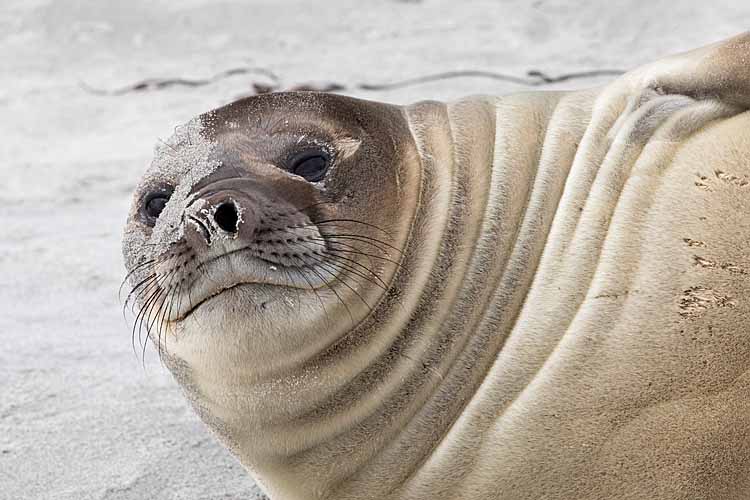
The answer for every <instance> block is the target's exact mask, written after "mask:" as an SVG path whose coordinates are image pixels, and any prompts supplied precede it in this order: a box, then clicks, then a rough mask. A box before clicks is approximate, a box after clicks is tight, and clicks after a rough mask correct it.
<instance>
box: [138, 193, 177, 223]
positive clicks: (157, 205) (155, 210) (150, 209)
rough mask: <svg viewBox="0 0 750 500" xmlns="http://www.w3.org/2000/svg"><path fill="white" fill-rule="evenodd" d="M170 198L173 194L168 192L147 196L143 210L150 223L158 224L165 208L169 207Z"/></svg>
mask: <svg viewBox="0 0 750 500" xmlns="http://www.w3.org/2000/svg"><path fill="white" fill-rule="evenodd" d="M170 196H172V192H171V191H167V190H163V191H157V192H154V193H151V194H149V195H148V196H146V199H145V200H144V203H143V210H144V211H145V213H146V216H147V217H148V218H149V222H156V219H158V218H159V215H161V213H162V211H163V210H164V207H165V206H167V202H168V201H169V197H170Z"/></svg>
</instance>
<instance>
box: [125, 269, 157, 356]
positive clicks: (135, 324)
mask: <svg viewBox="0 0 750 500" xmlns="http://www.w3.org/2000/svg"><path fill="white" fill-rule="evenodd" d="M151 285H153V288H152V289H151V290H150V291H148V292H147V294H148V296H147V297H146V298H145V299H144V300H143V305H142V306H141V307H140V308H139V310H138V313H137V314H136V316H135V319H134V320H133V331H132V342H133V348H134V349H135V332H136V330H137V331H138V345H141V338H142V337H141V328H142V327H141V326H138V325H139V321H140V322H141V323H142V317H143V316H144V315H145V314H146V310H147V309H146V308H147V306H148V304H149V303H150V302H151V300H152V299H153V298H154V297H155V296H156V295H157V294H158V293H159V290H160V288H159V286H158V279H157V280H156V281H155V282H154V283H152V284H151ZM151 285H149V286H151ZM136 354H137V353H136Z"/></svg>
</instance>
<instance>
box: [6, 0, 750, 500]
mask: <svg viewBox="0 0 750 500" xmlns="http://www.w3.org/2000/svg"><path fill="white" fill-rule="evenodd" d="M718 3H719V4H720V5H717V2H710V3H705V2H700V1H695V0H691V1H685V2H679V3H677V2H673V1H671V0H658V1H654V2H649V3H648V6H647V7H646V6H642V4H643V3H642V2H639V1H637V0H630V1H623V2H617V4H618V5H615V6H613V5H611V4H607V3H603V2H596V1H593V0H588V1H585V2H579V5H578V6H577V7H576V8H575V9H573V8H570V7H569V5H570V4H569V2H563V1H557V2H547V1H543V0H538V1H534V2H528V1H520V0H519V1H506V2H494V1H477V2H472V3H470V4H467V3H465V2H437V1H432V0H425V1H421V2H420V1H395V0H392V1H386V0H382V1H379V2H377V3H372V4H370V5H368V7H367V8H364V7H362V5H361V4H360V3H357V2H344V1H342V0H334V1H329V2H325V3H324V4H322V3H320V2H303V1H301V0H300V1H285V2H277V1H273V2H271V1H262V2H261V1H258V2H253V3H252V4H251V5H248V4H247V3H246V2H240V1H239V0H228V1H224V2H221V3H216V4H215V5H212V2H209V1H205V0H191V1H189V2H172V3H167V2H147V1H145V0H141V1H136V2H120V1H116V0H106V1H102V0H89V1H81V0H69V1H65V2H53V1H52V0H47V1H43V0H36V1H27V0H6V1H4V2H3V3H2V6H0V68H2V70H0V82H1V84H0V113H1V114H2V120H0V137H2V140H1V141H0V173H1V174H2V175H1V176H0V178H2V189H0V222H1V223H2V236H0V312H1V313H2V314H0V335H1V336H2V337H1V339H2V348H0V498H2V499H4V498H8V499H20V498H24V499H70V500H81V499H108V500H109V499H139V500H140V499H145V498H148V499H197V498H199V499H230V498H253V497H254V496H255V495H256V494H257V489H256V488H255V486H254V484H253V482H252V481H251V480H250V479H249V477H248V476H247V475H246V474H245V473H244V471H243V469H242V468H241V467H240V466H239V465H238V464H237V463H236V462H235V461H234V460H233V459H232V457H231V456H230V455H229V453H228V452H227V451H225V450H224V449H223V448H222V447H220V446H219V445H218V444H217V443H216V442H215V441H214V440H213V439H212V437H211V436H210V435H209V434H208V432H207V431H206V430H205V429H204V428H203V426H202V425H201V423H200V422H199V421H198V420H197V417H196V416H195V415H194V414H193V412H192V410H191V409H190V408H189V407H188V406H187V404H186V402H185V401H184V399H183V397H182V395H181V393H180V391H179V388H178V387H177V385H176V384H175V382H174V381H173V380H172V379H171V377H170V375H169V374H168V373H167V371H166V369H164V368H162V367H161V366H159V363H158V361H157V360H156V357H155V356H154V353H153V349H151V348H149V349H148V350H147V353H146V360H145V365H146V368H145V370H144V368H143V367H142V366H141V361H140V359H139V356H136V355H134V354H133V350H132V348H131V344H130V330H129V325H128V324H127V322H126V321H124V320H123V318H122V315H121V312H120V303H119V301H118V298H117V288H118V287H119V285H120V282H121V280H122V277H123V275H124V270H123V266H122V258H121V253H120V238H121V230H122V225H123V223H124V220H125V217H126V214H127V210H128V207H129V203H130V195H131V193H132V191H133V189H134V187H135V185H136V182H137V180H138V178H139V177H140V176H141V174H142V173H143V172H144V170H145V169H146V166H147V165H148V164H149V162H150V161H151V157H152V152H153V146H154V144H155V143H156V141H157V138H162V139H166V138H167V137H168V136H170V135H171V134H172V131H173V128H174V127H175V126H177V125H178V124H181V123H184V122H186V121H187V120H188V119H190V118H191V117H192V116H194V115H196V114H198V113H200V112H203V111H206V110H208V109H210V108H213V107H216V106H219V105H221V104H224V103H226V102H229V101H231V100H233V99H235V98H237V97H239V96H241V95H246V94H248V93H250V92H251V91H252V83H253V82H255V83H258V84H261V85H268V84H270V83H273V81H272V80H271V79H270V77H269V76H268V75H267V74H265V73H263V72H256V73H245V74H236V75H234V76H227V77H225V78H222V79H219V80H218V81H216V82H214V83H211V84H208V85H204V86H196V87H186V86H174V87H170V88H166V89H163V90H158V91H156V90H155V91H143V92H132V93H124V94H122V95H119V96H101V95H95V94H93V93H91V92H90V91H87V90H84V88H83V86H82V85H81V84H82V83H85V84H87V85H88V86H90V87H96V88H101V89H117V88H121V87H124V86H127V85H129V84H132V83H133V82H137V81H140V80H143V79H144V78H151V77H164V78H178V77H183V78H198V79H200V78H208V77H210V76H211V75H214V74H217V73H220V72H222V71H225V70H228V69H232V68H265V69H268V70H270V71H272V72H273V73H275V74H276V75H278V77H279V79H280V84H281V85H282V86H284V87H290V86H293V85H295V84H301V83H305V82H309V81H318V82H336V83H341V84H343V85H345V86H347V87H348V88H352V87H353V86H354V85H355V84H357V83H363V82H365V83H383V82H389V81H394V80H401V79H404V78H410V77H415V76H422V75H426V74H431V73H437V72H441V71H447V70H470V69H477V70H491V71H500V72H503V73H507V74H511V75H517V76H524V75H525V74H526V72H527V71H529V70H542V71H545V72H547V73H548V74H550V75H559V74H562V73H566V72H570V71H585V70H592V69H609V68H615V69H617V68H624V69H627V68H631V67H633V66H636V65H639V64H642V63H644V62H647V61H650V60H652V59H655V58H657V57H659V56H662V55H665V54H668V53H672V52H676V51H681V50H686V49H689V48H691V47H695V46H699V45H703V44H706V43H710V42H713V41H717V40H720V39H722V38H726V37H728V36H731V35H733V34H736V33H738V32H740V31H742V30H744V29H746V27H747V26H748V25H750V6H748V5H747V2H745V1H744V0H736V1H724V2H721V1H720V2H718ZM321 5H325V7H321ZM606 80H607V79H606V78H598V79H581V80H575V81H569V82H565V83H563V84H557V85H554V86H549V87H548V88H576V87H584V86H590V85H596V84H600V83H603V82H604V81H606ZM518 90H526V89H525V88H524V87H522V86H519V85H516V84H512V83H507V82H498V81H493V80H486V79H485V80H482V79H468V78H467V79H459V80H448V81H440V82H435V83H430V84H423V85H416V86H411V87H407V88H403V89H399V90H393V91H382V92H366V91H361V90H360V91H354V92H353V93H354V94H355V95H358V96H360V97H365V98H370V99H378V100H385V101H391V102H402V103H403V102H409V101H412V100H417V99H426V98H437V99H450V98H454V97H457V96H460V95H465V94H471V93H496V94H497V93H505V92H512V91H518Z"/></svg>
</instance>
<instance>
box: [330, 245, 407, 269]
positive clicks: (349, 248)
mask: <svg viewBox="0 0 750 500" xmlns="http://www.w3.org/2000/svg"><path fill="white" fill-rule="evenodd" d="M329 243H330V244H332V245H342V246H344V247H346V248H336V247H329V248H328V249H327V250H328V251H329V252H330V251H336V252H340V253H347V254H353V255H362V256H364V257H368V258H370V259H378V260H382V261H385V262H388V263H390V264H393V265H394V266H396V267H401V263H400V262H396V261H395V260H392V259H389V258H388V257H384V256H382V255H375V254H371V253H367V252H363V251H362V250H360V249H359V248H357V247H355V246H352V245H347V244H346V243H342V242H340V241H331V242H329Z"/></svg>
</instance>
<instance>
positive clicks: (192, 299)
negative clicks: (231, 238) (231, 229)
mask: <svg viewBox="0 0 750 500" xmlns="http://www.w3.org/2000/svg"><path fill="white" fill-rule="evenodd" d="M195 270H196V271H197V272H196V273H195V274H196V277H195V278H194V279H193V280H192V282H190V283H187V282H185V283H183V284H182V285H178V288H177V289H178V290H179V291H178V292H175V293H177V294H178V295H179V296H180V297H178V299H177V303H178V305H177V307H176V308H175V310H174V311H170V312H169V313H168V314H167V320H168V321H182V320H184V319H186V318H187V317H189V316H190V315H192V314H193V313H194V312H195V311H196V310H198V309H199V308H201V307H202V306H204V305H205V304H206V303H208V302H209V301H211V300H212V299H215V298H216V297H218V296H220V295H222V294H224V293H225V292H227V291H231V290H233V289H236V288H239V287H243V286H248V287H258V286H271V287H278V288H294V289H299V290H311V291H314V290H316V289H318V288H322V287H326V286H330V284H331V283H332V282H333V281H335V280H336V279H337V276H338V272H334V271H332V270H331V269H322V270H320V269H315V268H314V267H313V266H305V267H292V266H285V265H283V264H279V263H275V262H271V261H268V260H265V259H262V258H259V257H257V256H254V255H252V254H251V252H250V250H249V249H247V248H243V249H238V250H233V251H231V252H227V253H225V254H222V255H219V256H216V257H214V258H212V259H210V260H207V261H205V262H202V263H200V264H199V265H198V266H196V268H195ZM336 271H338V270H336ZM326 278H327V279H326Z"/></svg>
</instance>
